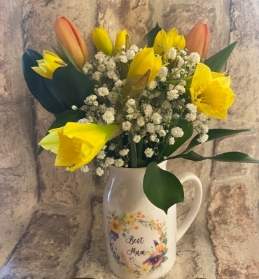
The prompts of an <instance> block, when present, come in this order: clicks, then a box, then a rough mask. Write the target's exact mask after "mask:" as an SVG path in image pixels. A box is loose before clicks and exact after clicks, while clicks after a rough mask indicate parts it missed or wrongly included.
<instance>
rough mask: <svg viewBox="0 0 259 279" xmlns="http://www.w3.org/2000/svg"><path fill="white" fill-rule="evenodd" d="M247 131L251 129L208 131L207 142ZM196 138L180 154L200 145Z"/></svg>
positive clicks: (197, 136)
mask: <svg viewBox="0 0 259 279" xmlns="http://www.w3.org/2000/svg"><path fill="white" fill-rule="evenodd" d="M248 131H252V130H251V129H240V130H231V129H210V130H209V131H208V136H209V138H208V140H207V141H210V140H215V139H218V138H221V137H227V136H231V135H235V134H239V133H242V132H248ZM198 138H199V135H196V136H195V137H194V138H193V139H192V140H191V141H190V143H189V145H188V147H187V148H186V149H185V150H184V151H183V152H182V153H186V152H188V151H190V150H191V149H192V148H193V147H195V146H197V145H200V144H201V143H200V142H198Z"/></svg>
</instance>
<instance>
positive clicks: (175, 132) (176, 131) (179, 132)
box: [171, 127, 184, 138]
mask: <svg viewBox="0 0 259 279" xmlns="http://www.w3.org/2000/svg"><path fill="white" fill-rule="evenodd" d="M171 134H172V136H173V137H175V138H181V137H182V136H183V134H184V133H183V130H182V128H180V127H174V128H172V129H171Z"/></svg>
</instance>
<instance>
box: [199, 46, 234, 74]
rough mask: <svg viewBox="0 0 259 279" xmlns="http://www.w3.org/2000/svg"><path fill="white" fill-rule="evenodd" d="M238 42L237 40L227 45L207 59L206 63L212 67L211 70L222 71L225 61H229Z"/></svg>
mask: <svg viewBox="0 0 259 279" xmlns="http://www.w3.org/2000/svg"><path fill="white" fill-rule="evenodd" d="M236 44H237V41H235V42H234V43H232V44H231V45H229V46H227V47H225V48H224V49H222V50H221V51H219V52H217V53H216V54H214V55H213V56H211V57H210V58H208V59H207V60H205V61H204V64H205V65H207V66H208V67H209V68H210V69H211V71H213V72H220V71H221V70H222V68H223V67H224V65H225V63H226V62H227V60H228V58H229V56H230V54H231V53H232V51H233V50H234V48H235V46H236Z"/></svg>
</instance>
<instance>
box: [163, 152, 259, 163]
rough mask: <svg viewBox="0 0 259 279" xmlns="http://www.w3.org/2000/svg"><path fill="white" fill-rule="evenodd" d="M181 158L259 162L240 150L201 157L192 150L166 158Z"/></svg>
mask: <svg viewBox="0 0 259 279" xmlns="http://www.w3.org/2000/svg"><path fill="white" fill-rule="evenodd" d="M176 158H183V159H186V160H191V161H196V162H197V161H203V160H208V159H209V160H214V161H220V162H231V163H259V159H256V158H252V157H250V156H248V155H247V154H245V153H242V152H236V151H233V152H226V153H222V154H219V155H216V156H212V157H203V156H201V155H199V154H197V153H195V152H193V151H190V152H188V153H185V154H180V155H177V156H174V157H171V158H168V159H176Z"/></svg>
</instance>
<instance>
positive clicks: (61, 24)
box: [55, 16, 88, 69]
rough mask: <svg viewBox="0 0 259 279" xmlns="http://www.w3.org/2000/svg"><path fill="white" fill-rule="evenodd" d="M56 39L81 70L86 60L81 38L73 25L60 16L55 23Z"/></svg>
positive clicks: (86, 55) (84, 47) (84, 45)
mask: <svg viewBox="0 0 259 279" xmlns="http://www.w3.org/2000/svg"><path fill="white" fill-rule="evenodd" d="M55 31H56V37H57V39H58V40H59V41H60V42H61V44H62V45H63V46H64V47H65V49H66V51H67V52H68V53H69V55H70V56H71V58H72V59H73V61H74V63H75V64H76V65H77V66H78V67H79V68H80V69H82V68H83V67H84V65H85V62H86V61H87V58H88V51H87V48H86V44H85V42H84V39H83V37H82V36H81V34H80V32H79V31H78V29H77V27H76V26H75V24H74V23H73V22H72V21H71V20H69V19H68V18H66V17H64V16H62V17H60V18H58V19H57V20H56V21H55Z"/></svg>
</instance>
